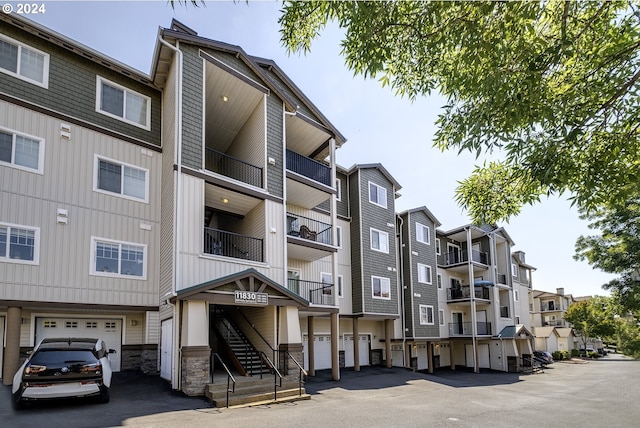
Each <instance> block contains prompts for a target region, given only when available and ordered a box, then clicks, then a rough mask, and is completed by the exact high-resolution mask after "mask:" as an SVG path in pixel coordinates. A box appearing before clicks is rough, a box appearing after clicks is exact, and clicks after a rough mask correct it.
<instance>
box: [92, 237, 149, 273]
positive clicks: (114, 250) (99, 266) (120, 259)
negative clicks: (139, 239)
mask: <svg viewBox="0 0 640 428" xmlns="http://www.w3.org/2000/svg"><path fill="white" fill-rule="evenodd" d="M91 253H92V257H91V274H92V275H104V276H129V277H135V278H137V279H145V278H146V271H147V269H146V267H147V266H146V254H147V246H146V245H141V244H136V243H129V242H120V241H112V240H107V239H102V238H96V237H92V238H91Z"/></svg>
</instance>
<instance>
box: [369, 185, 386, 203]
mask: <svg viewBox="0 0 640 428" xmlns="http://www.w3.org/2000/svg"><path fill="white" fill-rule="evenodd" d="M369 202H371V203H372V204H376V205H379V206H381V207H382V208H387V189H385V188H384V187H382V186H378V185H377V184H375V183H372V182H369Z"/></svg>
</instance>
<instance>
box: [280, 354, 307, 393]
mask: <svg viewBox="0 0 640 428" xmlns="http://www.w3.org/2000/svg"><path fill="white" fill-rule="evenodd" d="M278 352H279V353H280V354H285V355H286V356H287V357H288V358H289V359H290V360H291V361H293V363H294V364H295V365H296V366H297V367H298V395H302V387H303V386H304V378H305V376H307V371H306V370H305V369H304V368H302V365H301V364H300V363H299V362H298V360H296V359H295V358H293V355H291V354H290V353H289V351H278ZM285 370H287V372H288V371H289V366H288V365H287V364H285Z"/></svg>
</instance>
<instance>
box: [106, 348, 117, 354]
mask: <svg viewBox="0 0 640 428" xmlns="http://www.w3.org/2000/svg"><path fill="white" fill-rule="evenodd" d="M108 353H109V354H117V352H116V350H115V349H109V352H108Z"/></svg>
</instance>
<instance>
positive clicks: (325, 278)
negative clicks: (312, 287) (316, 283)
mask: <svg viewBox="0 0 640 428" xmlns="http://www.w3.org/2000/svg"><path fill="white" fill-rule="evenodd" d="M320 283H321V284H328V285H331V288H330V289H328V291H327V289H326V288H324V285H323V287H322V294H324V295H331V294H333V275H331V274H330V273H329V272H320Z"/></svg>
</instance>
